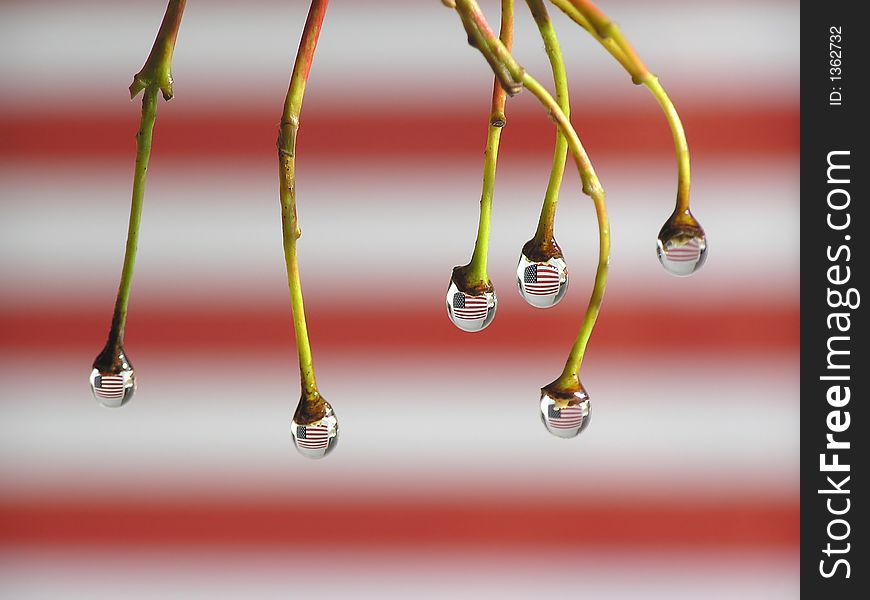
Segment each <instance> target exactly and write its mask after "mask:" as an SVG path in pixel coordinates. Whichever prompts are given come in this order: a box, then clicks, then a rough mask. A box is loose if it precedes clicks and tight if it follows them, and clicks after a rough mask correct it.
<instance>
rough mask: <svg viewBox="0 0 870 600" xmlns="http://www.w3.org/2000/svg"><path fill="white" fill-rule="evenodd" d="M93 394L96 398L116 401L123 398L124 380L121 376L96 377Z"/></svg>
mask: <svg viewBox="0 0 870 600" xmlns="http://www.w3.org/2000/svg"><path fill="white" fill-rule="evenodd" d="M94 393H95V394H96V395H97V397H98V398H105V399H107V400H116V399H118V398H123V397H124V378H123V377H122V376H121V375H97V377H96V378H95V379H94Z"/></svg>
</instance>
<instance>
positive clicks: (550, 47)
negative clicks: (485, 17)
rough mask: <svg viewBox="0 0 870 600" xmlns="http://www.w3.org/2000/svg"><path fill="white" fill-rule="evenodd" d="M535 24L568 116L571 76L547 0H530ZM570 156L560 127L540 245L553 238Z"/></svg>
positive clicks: (540, 225) (540, 226) (543, 208)
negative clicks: (566, 67) (566, 70)
mask: <svg viewBox="0 0 870 600" xmlns="http://www.w3.org/2000/svg"><path fill="white" fill-rule="evenodd" d="M526 4H528V5H529V10H530V11H531V13H532V17H533V18H534V19H535V24H537V26H538V30H539V31H540V33H541V38H542V39H543V40H544V49H545V50H546V52H547V58H548V59H549V60H550V67H551V69H552V71H553V83H554V85H555V88H556V100H557V102H558V103H559V107H560V108H561V109H562V112H563V113H565V116H566V117H569V118H570V116H571V102H570V99H569V96H568V76H567V74H566V72H565V61H564V60H563V59H562V50H561V48H560V47H559V38H558V37H557V36H556V31H555V29H553V23H552V21H550V15H549V14H548V13H547V7H546V6H545V5H544V2H543V0H526ZM567 159H568V141H567V140H566V139H565V136H564V135H563V134H562V132H561V131H560V130H559V129H558V128H557V129H556V145H555V149H554V151H553V166H552V168H551V169H550V179H549V181H548V182H547V191H546V193H545V195H544V203H543V205H542V206H541V216H540V218H539V219H538V228H537V231H536V232H535V242H536V243H537V244H538V245H544V244H548V243H550V242H551V240H553V234H554V223H555V220H556V203H557V202H558V201H559V188H561V187H562V177H563V175H564V174H565V162H566V161H567Z"/></svg>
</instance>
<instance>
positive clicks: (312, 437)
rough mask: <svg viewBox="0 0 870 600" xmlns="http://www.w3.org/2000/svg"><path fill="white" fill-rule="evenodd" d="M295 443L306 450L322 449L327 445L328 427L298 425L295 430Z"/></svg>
mask: <svg viewBox="0 0 870 600" xmlns="http://www.w3.org/2000/svg"><path fill="white" fill-rule="evenodd" d="M296 443H297V444H298V445H299V447H300V448H305V449H306V450H322V449H324V448H326V446H328V445H329V427H327V426H326V425H300V426H299V429H297V430H296Z"/></svg>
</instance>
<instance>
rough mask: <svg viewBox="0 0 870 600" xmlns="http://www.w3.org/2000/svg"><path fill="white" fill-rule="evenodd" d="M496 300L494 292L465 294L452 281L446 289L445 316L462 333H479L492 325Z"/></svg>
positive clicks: (491, 290)
mask: <svg viewBox="0 0 870 600" xmlns="http://www.w3.org/2000/svg"><path fill="white" fill-rule="evenodd" d="M497 306H498V299H497V298H496V295H495V290H494V289H492V288H490V290H489V291H486V292H482V293H480V294H467V293H465V292H463V291H461V290H460V289H459V287H458V286H457V285H456V282H455V281H454V280H452V279H451V280H450V286H449V287H448V288H447V315H448V316H449V317H450V320H451V321H452V322H453V324H454V325H456V326H457V327H458V328H459V329H461V330H462V331H470V332H472V333H473V332H475V331H481V330H482V329H485V328H486V327H487V325H489V324H490V323H492V320H493V319H494V318H495V310H496V308H497Z"/></svg>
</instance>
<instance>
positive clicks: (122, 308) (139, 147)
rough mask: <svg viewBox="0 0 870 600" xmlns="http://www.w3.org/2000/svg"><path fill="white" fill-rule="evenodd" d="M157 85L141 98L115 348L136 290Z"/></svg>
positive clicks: (112, 338)
mask: <svg viewBox="0 0 870 600" xmlns="http://www.w3.org/2000/svg"><path fill="white" fill-rule="evenodd" d="M157 91H158V88H157V86H151V87H148V88H146V89H145V93H144V94H143V96H142V118H141V121H140V124H139V132H138V133H137V134H136V167H135V171H134V174H133V200H132V202H131V206H130V223H129V225H128V227H127V247H126V251H125V252H124V267H123V269H122V270H121V284H120V286H118V296H117V298H116V299H115V313H114V315H113V316H112V328H111V331H110V333H109V341H110V345H112V346H114V347H115V349H118V348H120V347H121V346H123V344H124V328H125V326H126V324H127V306H128V304H129V303H130V290H131V289H132V287H133V269H134V267H135V266H136V252H137V250H138V247H139V225H140V223H141V222H142V205H143V201H144V199H145V181H146V178H147V175H148V159H149V158H150V157H151V140H152V138H153V133H154V122H155V121H156V119H157Z"/></svg>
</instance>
